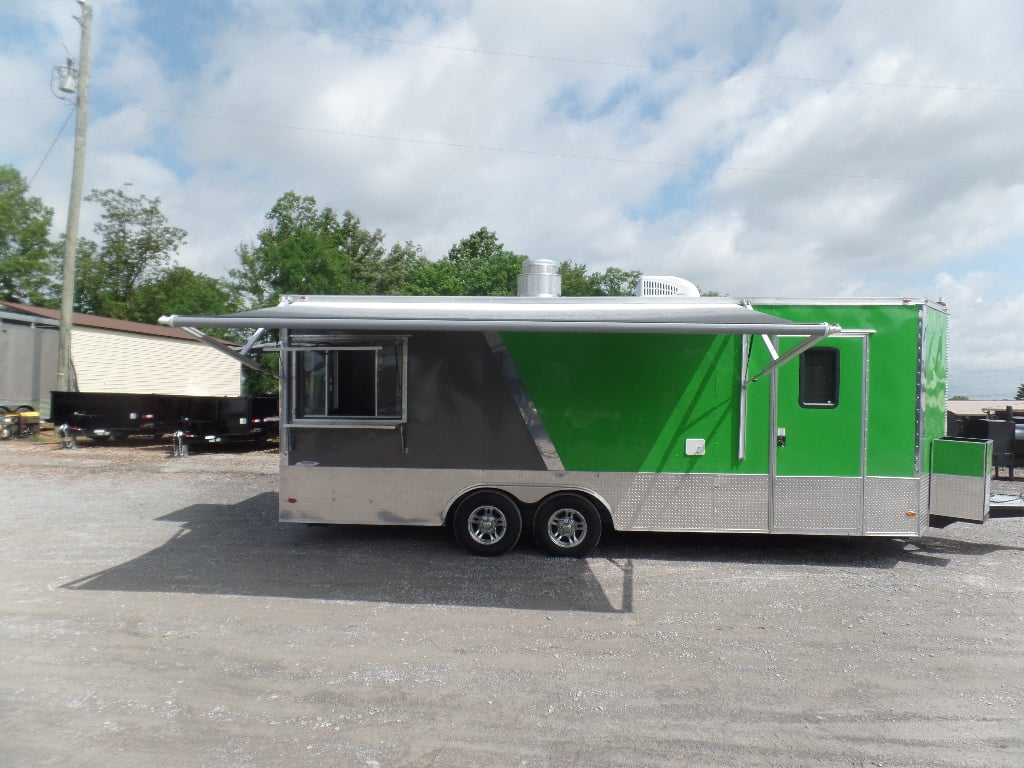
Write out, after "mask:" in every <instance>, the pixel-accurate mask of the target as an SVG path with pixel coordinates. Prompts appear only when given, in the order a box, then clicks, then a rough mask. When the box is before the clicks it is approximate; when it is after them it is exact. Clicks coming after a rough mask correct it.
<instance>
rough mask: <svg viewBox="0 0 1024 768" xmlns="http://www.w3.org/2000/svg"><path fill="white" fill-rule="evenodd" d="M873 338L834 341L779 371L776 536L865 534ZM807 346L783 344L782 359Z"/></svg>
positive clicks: (773, 520)
mask: <svg viewBox="0 0 1024 768" xmlns="http://www.w3.org/2000/svg"><path fill="white" fill-rule="evenodd" d="M867 338H868V337H867V336H863V335H857V336H842V335H839V336H834V337H829V338H827V339H825V340H823V341H821V342H820V343H819V344H817V345H815V346H813V347H811V348H810V349H807V350H805V351H804V352H802V353H801V354H800V355H799V357H798V358H797V359H796V360H792V361H789V362H788V363H787V364H785V365H783V366H781V367H780V368H779V369H778V370H777V371H776V381H775V394H776V397H775V399H774V400H775V403H776V407H775V413H774V419H773V422H774V423H773V424H772V438H773V439H772V459H771V462H770V464H771V475H772V509H771V530H772V531H777V532H787V531H789V532H794V533H797V532H800V533H813V532H828V533H860V532H862V531H863V528H864V472H865V458H864V457H865V450H866V447H867V446H866V415H867V414H866V409H867V377H866V375H865V374H866V371H867ZM802 340H803V339H798V338H786V337H780V338H779V339H778V349H779V354H785V353H786V352H787V351H788V350H790V349H792V348H793V347H795V346H796V345H797V344H799V343H800V342H801V341H802Z"/></svg>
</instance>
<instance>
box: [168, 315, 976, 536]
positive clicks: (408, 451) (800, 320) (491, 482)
mask: <svg viewBox="0 0 1024 768" xmlns="http://www.w3.org/2000/svg"><path fill="white" fill-rule="evenodd" d="M161 322H165V323H167V324H169V325H173V326H181V327H192V328H196V327H225V328H244V327H249V328H259V329H262V330H261V331H259V332H260V333H262V332H264V331H265V330H266V329H276V330H277V332H278V333H279V339H280V351H281V355H280V360H281V362H280V366H281V368H280V373H281V397H282V401H281V413H282V423H281V435H282V439H281V475H280V510H279V519H280V520H281V521H283V522H298V523H358V524H370V525H418V526H430V525H435V526H440V525H451V526H452V528H453V531H454V534H455V537H456V538H457V539H458V541H459V542H460V543H461V544H462V545H463V546H464V547H465V548H466V549H467V550H469V551H470V552H473V553H476V554H481V555H496V554H500V553H502V552H506V551H508V550H509V549H511V548H512V547H513V546H514V545H515V544H516V542H517V540H518V539H519V537H520V535H521V533H522V531H523V529H524V528H525V529H527V530H530V531H532V534H533V536H534V538H535V539H536V541H537V543H538V544H539V546H540V547H541V548H542V549H544V550H545V551H547V552H549V553H551V554H554V555H570V556H582V555H585V554H587V553H589V552H590V551H591V550H592V549H593V548H594V547H595V546H596V545H597V543H598V541H599V539H600V536H601V532H602V530H603V529H605V528H607V527H611V528H614V529H616V530H621V531H709V532H732V531H735V532H744V533H752V532H757V533H767V534H777V533H781V534H795V533H801V534H827V535H839V536H889V537H913V536H920V535H921V534H922V533H923V532H924V531H926V529H927V528H928V526H929V524H930V523H932V524H937V523H939V522H940V520H939V516H943V517H944V518H958V519H966V520H972V521H976V522H981V521H983V520H985V519H986V518H987V516H988V482H989V476H990V473H991V460H992V451H991V442H990V441H987V440H960V439H951V438H947V437H945V436H944V432H945V394H946V391H945V390H946V338H947V311H946V307H945V306H944V305H943V304H940V303H934V302H931V301H927V300H924V299H907V298H898V299H876V300H853V299H824V300H813V301H812V300H803V299H797V300H777V299H750V300H741V299H733V298H706V297H699V298H695V297H680V296H662V297H643V296H638V297H623V298H598V299H592V298H552V297H502V298H467V297H457V298H442V297H413V298H409V297H392V296H387V297H365V296H362V297H336V296H289V297H285V298H284V299H283V301H282V302H281V304H280V305H279V306H277V307H270V308H265V309H258V310H253V311H249V312H242V313H238V314H234V315H225V316H220V317H188V316H171V317H168V318H163V319H162V321H161Z"/></svg>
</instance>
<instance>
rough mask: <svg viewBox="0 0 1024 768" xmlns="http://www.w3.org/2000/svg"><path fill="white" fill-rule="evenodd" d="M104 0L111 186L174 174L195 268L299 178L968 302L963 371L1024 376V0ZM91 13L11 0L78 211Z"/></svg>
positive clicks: (44, 177)
mask: <svg viewBox="0 0 1024 768" xmlns="http://www.w3.org/2000/svg"><path fill="white" fill-rule="evenodd" d="M90 6H91V8H92V12H93V24H92V43H91V55H90V74H89V90H88V93H89V112H88V115H89V126H88V141H87V152H86V161H85V182H84V188H85V191H86V193H88V191H90V190H92V189H108V188H114V187H121V186H122V185H130V186H129V187H128V188H127V189H128V191H129V192H130V193H131V194H135V195H146V196H147V197H150V198H159V199H160V203H161V209H162V210H163V212H164V214H165V215H166V216H167V218H168V221H169V223H170V224H172V225H174V226H178V227H181V228H183V229H185V230H186V231H187V232H188V240H187V243H186V244H185V246H184V247H182V249H181V250H180V251H179V253H178V254H177V257H176V260H177V262H178V263H180V264H182V265H184V266H187V267H190V268H191V269H194V270H197V271H200V272H203V273H205V274H208V275H212V276H214V277H218V278H219V277H224V276H225V275H226V271H227V270H228V269H230V268H231V267H234V266H237V265H238V255H237V249H238V247H239V245H240V244H242V243H251V242H253V241H254V240H255V239H256V236H257V233H258V232H259V230H260V229H261V228H262V227H263V226H264V225H265V224H266V218H265V217H266V214H267V212H268V211H269V210H270V208H271V207H272V206H273V204H274V202H275V201H276V200H277V199H278V198H279V197H280V196H281V195H282V194H284V193H285V192H288V191H294V192H296V193H298V194H300V195H312V196H313V197H315V198H316V200H317V202H318V204H319V205H321V206H329V207H331V208H333V209H334V210H336V211H337V212H339V213H341V212H343V211H346V210H350V211H352V212H353V213H355V214H356V215H357V216H358V217H359V218H360V219H361V221H362V224H363V226H365V227H367V228H368V229H371V230H375V229H380V230H381V231H383V233H384V234H385V236H386V242H387V244H391V243H395V242H406V241H411V242H413V243H415V244H417V245H419V246H421V247H422V249H423V253H424V254H425V255H427V256H428V257H430V258H435V259H436V258H441V257H443V256H444V255H445V254H446V253H447V252H448V249H449V248H450V247H451V246H452V245H453V244H454V243H457V242H458V241H459V240H461V239H462V238H464V237H467V236H468V235H470V234H471V233H473V232H474V231H476V230H478V229H479V228H481V227H487V228H488V229H490V230H492V231H494V232H496V233H497V235H498V238H499V239H500V240H501V241H502V242H503V243H504V245H505V247H506V248H508V249H510V250H512V251H514V252H516V253H520V254H525V255H528V256H530V257H531V258H548V259H554V260H556V261H563V260H565V259H569V260H572V261H574V262H576V263H580V264H585V265H587V267H588V268H590V269H591V270H603V269H605V268H607V267H612V266H614V267H621V268H624V269H630V270H639V271H641V272H643V273H645V274H651V275H659V274H672V275H679V276H681V277H685V278H686V279H688V280H690V281H692V282H694V283H696V284H697V285H699V286H700V287H701V288H702V289H704V290H707V291H717V292H718V293H721V294H728V295H733V296H744V297H774V298H790V297H834V296H838V297H904V296H906V297H924V298H929V299H932V300H936V301H939V300H941V301H944V302H945V303H946V304H947V305H948V306H949V309H950V383H949V394H950V395H957V394H959V395H967V396H970V397H973V398H986V399H987V398H992V399H1009V398H1013V397H1014V395H1015V394H1016V390H1017V387H1018V385H1020V384H1021V383H1024V277H1022V275H1024V270H1022V269H1021V266H1022V264H1024V258H1022V252H1024V45H1022V43H1021V41H1022V40H1024V0H851V1H849V2H842V1H841V0H822V1H820V2H819V1H817V0H777V1H776V2H768V1H765V2H752V1H742V0H630V2H611V1H609V2H603V3H602V2H594V1H593V0H589V1H588V2H582V1H576V0H517V2H515V3H511V2H500V1H499V0H491V1H490V2H484V1H476V0H416V1H414V0H352V1H345V0H289V2H286V3H282V2H280V0H273V2H271V0H203V1H200V0H93V2H91V3H90ZM80 13H81V11H80V7H79V5H78V3H76V2H72V0H0V164H3V165H12V166H14V167H15V168H17V169H18V170H19V171H20V172H21V173H22V175H23V176H24V177H25V178H26V179H31V194H33V195H35V196H37V197H40V198H41V199H42V200H43V201H44V202H45V203H46V204H47V205H48V206H50V207H51V208H53V210H54V230H55V231H54V235H55V236H56V235H57V234H59V233H60V232H63V231H64V226H65V222H66V217H67V207H68V197H69V189H70V179H71V169H72V161H73V139H74V119H73V117H72V116H71V115H72V107H71V105H70V103H69V102H68V101H66V100H61V99H60V98H58V95H60V92H59V91H58V90H57V89H56V87H55V85H54V81H53V76H54V70H55V67H57V66H58V65H60V64H63V63H64V62H65V60H66V59H67V58H68V57H71V58H73V59H75V60H76V61H77V60H78V58H79V43H80V36H81V30H80V26H79V23H78V21H76V19H75V16H78V15H80ZM69 118H71V119H69ZM97 213H98V212H97V211H96V210H95V209H94V205H92V204H88V203H86V204H85V205H84V207H83V210H82V227H81V230H80V231H81V234H82V235H83V236H92V234H93V233H92V226H93V225H94V224H95V222H96V218H97ZM823 319H824V320H827V318H823Z"/></svg>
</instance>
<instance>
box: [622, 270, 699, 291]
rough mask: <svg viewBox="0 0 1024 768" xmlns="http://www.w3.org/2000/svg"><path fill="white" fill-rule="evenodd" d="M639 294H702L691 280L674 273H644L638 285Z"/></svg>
mask: <svg viewBox="0 0 1024 768" xmlns="http://www.w3.org/2000/svg"><path fill="white" fill-rule="evenodd" d="M636 295H637V296H700V289H699V288H697V286H696V285H694V284H693V283H691V282H690V281H689V280H684V279H683V278H681V277H675V276H674V275H644V276H643V277H641V278H640V282H639V283H637V286H636Z"/></svg>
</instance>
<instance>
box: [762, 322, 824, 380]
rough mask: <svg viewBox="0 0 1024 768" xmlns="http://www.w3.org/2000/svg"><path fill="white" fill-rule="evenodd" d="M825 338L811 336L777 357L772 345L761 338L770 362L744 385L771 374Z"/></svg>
mask: <svg viewBox="0 0 1024 768" xmlns="http://www.w3.org/2000/svg"><path fill="white" fill-rule="evenodd" d="M826 336H827V334H826ZM826 336H811V337H809V338H806V339H804V340H803V341H801V342H800V343H799V344H797V345H796V346H795V347H793V348H792V349H791V350H789V351H788V352H787V353H786V354H784V355H779V353H778V351H777V350H776V349H775V347H774V345H772V343H771V341H770V340H769V339H768V338H766V337H762V338H764V343H765V346H767V347H768V354H769V355H771V357H772V361H771V362H770V363H768V365H766V366H765V367H764V368H763V369H762V370H761V371H760V372H759V373H757V374H756V375H754V376H751V377H750V378H749V379H748V380H747V381H746V382H745V383H747V384H753V383H754V382H755V381H757V380H758V379H760V378H761V377H762V376H764V375H765V374H767V373H771V372H772V371H774V370H775V369H776V368H781V367H782V366H783V365H785V364H786V363H788V362H789V361H790V360H792V359H793V358H794V357H797V356H798V355H800V353H802V352H804V351H806V350H808V349H810V348H811V347H813V346H814V345H815V344H817V343H818V342H820V341H823V340H824V339H825V338H826Z"/></svg>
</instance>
